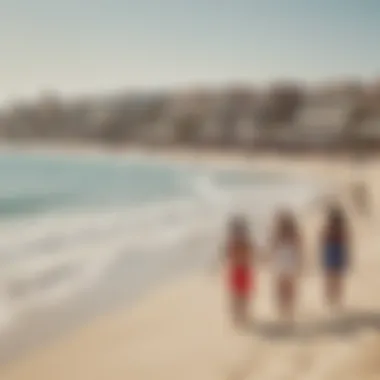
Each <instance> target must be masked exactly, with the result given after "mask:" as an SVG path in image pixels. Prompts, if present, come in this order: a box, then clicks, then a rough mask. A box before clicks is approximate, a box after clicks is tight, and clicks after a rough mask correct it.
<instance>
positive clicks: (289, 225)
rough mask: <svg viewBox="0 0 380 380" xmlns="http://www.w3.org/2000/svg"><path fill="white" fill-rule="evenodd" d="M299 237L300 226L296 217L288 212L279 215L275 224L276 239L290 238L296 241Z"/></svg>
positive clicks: (283, 211)
mask: <svg viewBox="0 0 380 380" xmlns="http://www.w3.org/2000/svg"><path fill="white" fill-rule="evenodd" d="M297 235H298V225H297V222H296V219H295V217H294V215H293V214H292V213H291V212H290V211H287V210H282V211H281V212H279V213H278V215H277V221H276V224H275V236H276V239H280V240H281V239H284V238H288V237H289V238H290V239H294V238H296V237H297Z"/></svg>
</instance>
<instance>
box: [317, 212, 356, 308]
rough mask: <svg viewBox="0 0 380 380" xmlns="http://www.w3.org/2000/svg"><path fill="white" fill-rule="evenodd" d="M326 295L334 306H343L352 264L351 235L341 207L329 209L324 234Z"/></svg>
mask: <svg viewBox="0 0 380 380" xmlns="http://www.w3.org/2000/svg"><path fill="white" fill-rule="evenodd" d="M322 265H323V269H324V275H325V296H326V299H327V301H328V303H329V304H330V306H332V307H341V305H342V298H343V295H344V294H343V293H344V276H345V274H346V272H347V269H348V266H349V265H350V236H349V231H348V226H347V220H346V215H345V213H344V211H343V210H342V209H341V208H340V207H331V208H330V209H329V210H328V214H327V220H326V225H325V228H324V231H323V236H322Z"/></svg>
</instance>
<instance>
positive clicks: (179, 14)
mask: <svg viewBox="0 0 380 380" xmlns="http://www.w3.org/2000/svg"><path fill="white" fill-rule="evenodd" d="M379 36H380V1H379V0H119V1H116V0H0V49H1V50H0V65H1V66H0V68H1V70H0V99H1V100H4V99H14V98H20V97H30V96H35V95H36V94H38V93H40V92H41V91H45V90H53V91H59V92H61V93H62V94H67V95H71V94H82V93H84V94H85V93H92V92H96V93H100V92H104V91H113V90H118V89H128V88H131V89H135V88H168V87H169V88H170V87H175V86H186V85H194V84H195V85H197V84H198V85H201V84H206V85H219V84H226V83H230V82H238V83H241V82H243V83H245V82H247V83H252V84H255V83H260V84H261V83H265V82H266V81H273V80H277V79H281V78H283V79H302V80H307V81H319V80H326V79H327V80H328V79H329V78H335V77H339V78H341V77H346V76H347V77H358V76H360V77H364V78H371V77H374V76H378V75H379V74H380V49H379V48H378V46H379V42H378V39H379Z"/></svg>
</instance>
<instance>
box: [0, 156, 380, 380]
mask: <svg viewBox="0 0 380 380" xmlns="http://www.w3.org/2000/svg"><path fill="white" fill-rule="evenodd" d="M163 156H165V155H163ZM169 156H170V157H171V158H173V157H176V159H178V161H181V160H182V161H186V160H209V161H210V162H216V164H218V165H221V164H222V165H224V164H226V165H227V163H228V164H230V165H231V166H233V165H235V166H239V164H241V165H243V164H244V165H245V166H247V167H249V166H250V165H252V166H255V167H261V168H262V169H263V170H268V171H270V170H277V171H280V172H284V173H296V174H299V175H304V176H306V177H311V176H312V177H315V179H318V178H320V179H321V180H328V181H330V182H331V185H332V189H333V191H332V193H333V195H335V196H338V197H339V200H340V201H342V202H343V203H344V205H345V206H346V207H347V209H348V211H349V212H350V215H351V218H352V224H353V231H354V247H355V251H354V262H355V266H354V269H353V270H352V272H351V273H350V275H349V279H348V295H347V302H346V303H347V306H346V309H345V310H344V311H343V312H342V313H341V314H339V315H332V314H331V313H329V311H328V310H327V309H326V308H325V307H324V304H323V298H322V291H321V290H322V288H321V285H322V284H321V276H320V273H319V270H318V265H317V264H318V260H317V257H316V254H317V238H318V231H319V227H320V224H321V217H322V214H321V206H320V205H319V204H317V203H316V204H311V205H310V207H305V209H304V210H303V212H302V213H301V215H300V224H301V226H302V228H303V232H304V234H305V247H306V250H307V257H308V259H307V265H306V268H305V272H304V273H303V278H302V291H301V294H300V301H299V310H298V312H297V328H296V330H295V331H293V332H292V333H284V332H282V331H280V330H279V329H278V325H277V323H276V314H275V311H274V307H273V302H272V297H271V273H270V270H269V269H268V268H266V267H263V268H262V269H260V274H259V278H258V288H257V294H255V296H254V302H253V306H252V310H251V312H252V315H253V317H254V318H253V323H252V327H251V328H249V329H248V330H245V331H239V332H238V331H236V329H234V328H233V327H232V326H231V324H230V321H229V320H228V314H227V313H226V299H225V292H224V284H223V277H222V271H220V270H218V268H214V267H210V268H204V270H202V271H197V272H196V273H191V274H186V276H183V278H180V279H178V278H177V279H175V280H173V281H171V282H169V283H167V284H165V285H162V286H161V287H158V288H155V289H154V291H152V292H150V293H149V294H147V295H145V296H144V297H143V298H142V299H141V300H140V301H139V302H138V303H137V304H136V305H135V306H133V307H128V308H126V309H125V310H118V311H115V312H110V313H109V314H106V315H101V316H99V317H97V318H94V319H93V320H92V321H90V322H89V323H88V324H87V325H86V326H85V327H81V328H79V329H77V330H74V331H71V332H70V333H68V334H66V335H65V336H63V337H61V338H59V339H57V340H56V341H54V342H52V343H48V344H46V345H43V346H42V347H40V348H38V349H36V350H34V351H33V352H31V353H30V354H28V355H27V356H25V357H24V358H21V359H20V360H17V361H15V362H13V363H11V364H10V365H7V366H4V367H3V368H1V369H0V378H1V379H2V380H24V379H25V380H26V379H30V378H36V379H39V380H48V379H57V380H61V379H62V380H63V379H64V380H66V379H74V380H76V379H78V380H79V379H104V378H109V379H115V380H118V379H133V380H135V379H136V380H148V379H157V380H158V379H165V380H171V379H173V380H174V379H184V380H186V379H189V380H190V379H194V380H195V379H196V380H203V379H204V380H206V379H207V380H213V379H215V380H216V379H218V380H219V379H226V380H243V379H244V380H250V379H260V380H270V379H281V380H282V379H289V380H290V379H292V380H293V379H295V380H296V379H310V380H319V379H326V380H329V379H345V380H351V379H352V380H354V379H355V380H356V379H363V380H367V379H368V380H372V379H373V380H374V379H378V378H379V377H380V364H379V363H380V360H379V359H380V293H379V292H378V289H379V285H380V278H379V276H378V273H379V271H380V256H379V255H378V252H377V247H378V241H377V236H376V229H377V227H378V225H379V223H380V219H379V215H380V213H379V210H380V196H378V194H379V190H380V180H379V178H376V173H378V171H379V170H380V162H379V161H377V160H374V161H371V162H367V163H365V164H360V165H357V166H354V165H353V164H352V163H350V162H349V161H348V160H340V161H338V160H336V161H334V162H330V160H329V159H327V158H325V159H322V158H315V157H314V158H313V157H309V158H307V159H306V158H304V159H300V158H292V157H287V158H281V157H273V156H272V157H271V156H267V157H259V156H258V157H255V156H252V157H250V158H246V157H243V158H241V157H240V158H239V157H238V156H237V157H234V158H228V157H225V156H222V155H219V156H218V155H217V154H216V155H208V156H203V157H202V155H199V157H197V158H194V156H193V155H191V153H182V154H178V155H177V156H175V154H174V153H172V154H170V153H168V154H167V155H166V158H168V157H169ZM355 179H360V181H364V182H365V183H366V184H367V186H368V189H369V190H370V192H371V196H372V197H373V207H372V215H371V217H370V219H368V218H365V217H362V216H359V215H356V214H355V212H354V210H353V209H352V205H351V202H350V199H349V196H348V191H347V189H348V187H349V184H350V183H351V182H352V180H355Z"/></svg>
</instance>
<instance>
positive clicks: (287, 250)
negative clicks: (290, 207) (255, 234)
mask: <svg viewBox="0 0 380 380" xmlns="http://www.w3.org/2000/svg"><path fill="white" fill-rule="evenodd" d="M270 255H271V261H272V264H273V268H274V275H275V292H276V301H277V308H278V312H279V314H280V316H281V317H283V318H286V319H289V320H290V321H292V320H293V319H294V308H295V301H296V288H297V278H298V275H299V274H300V272H301V268H302V262H303V249H302V243H301V237H300V233H299V229H298V226H297V222H296V220H295V217H294V216H293V215H292V214H291V213H290V212H287V211H284V212H281V213H280V214H279V215H278V216H277V220H276V222H275V226H274V232H273V235H272V241H271V251H270Z"/></svg>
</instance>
